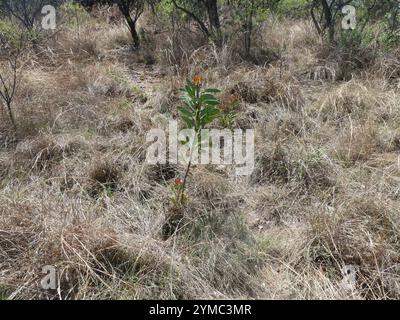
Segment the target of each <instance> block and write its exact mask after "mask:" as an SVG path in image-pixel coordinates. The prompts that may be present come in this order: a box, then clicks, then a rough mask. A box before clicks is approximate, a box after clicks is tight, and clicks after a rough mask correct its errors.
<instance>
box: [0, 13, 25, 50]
mask: <svg viewBox="0 0 400 320" xmlns="http://www.w3.org/2000/svg"><path fill="white" fill-rule="evenodd" d="M20 33H21V31H20V30H19V27H18V25H17V24H16V23H14V22H12V21H11V20H8V19H2V20H0V39H1V42H2V44H7V45H8V46H10V47H11V48H17V47H18V46H19V42H20V41H19V40H20Z"/></svg>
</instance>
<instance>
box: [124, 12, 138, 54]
mask: <svg viewBox="0 0 400 320" xmlns="http://www.w3.org/2000/svg"><path fill="white" fill-rule="evenodd" d="M125 19H126V23H127V24H128V27H129V31H130V32H131V36H132V40H133V47H134V48H139V46H140V38H139V34H138V33H137V31H136V21H133V20H132V18H131V16H130V15H128V16H126V17H125Z"/></svg>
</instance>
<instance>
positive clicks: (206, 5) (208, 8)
mask: <svg viewBox="0 0 400 320" xmlns="http://www.w3.org/2000/svg"><path fill="white" fill-rule="evenodd" d="M172 3H173V4H174V6H175V8H176V9H178V10H180V11H182V12H183V13H185V14H186V15H188V16H189V17H190V18H191V19H193V20H194V21H195V22H196V23H197V25H198V26H199V27H200V29H201V31H202V32H203V33H204V35H205V36H206V37H207V38H209V39H211V40H212V41H213V42H214V43H216V44H217V45H221V44H222V31H221V22H220V16H219V8H218V1H217V0H198V1H191V0H172ZM207 20H208V23H207V22H206V21H207Z"/></svg>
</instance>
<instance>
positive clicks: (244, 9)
mask: <svg viewBox="0 0 400 320" xmlns="http://www.w3.org/2000/svg"><path fill="white" fill-rule="evenodd" d="M278 2H279V0H233V1H230V2H229V3H230V4H231V5H234V6H235V9H236V10H235V12H236V15H237V16H238V17H239V20H240V22H241V24H242V30H243V33H244V52H245V56H246V58H250V57H251V47H252V38H253V31H254V27H255V24H256V23H257V22H256V20H263V19H262V18H261V17H262V16H264V18H265V17H266V15H267V14H268V11H269V9H271V8H273V7H274V6H276V4H277V3H278ZM257 18H260V19H257Z"/></svg>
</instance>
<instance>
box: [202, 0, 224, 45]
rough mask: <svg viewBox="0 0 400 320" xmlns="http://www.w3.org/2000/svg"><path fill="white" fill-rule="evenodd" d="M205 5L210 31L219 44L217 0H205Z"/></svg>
mask: <svg viewBox="0 0 400 320" xmlns="http://www.w3.org/2000/svg"><path fill="white" fill-rule="evenodd" d="M205 5H206V8H207V15H208V19H209V21H210V27H211V31H212V33H213V36H214V37H215V41H216V44H217V45H221V42H222V33H221V23H220V19H219V13H218V3H217V0H206V1H205Z"/></svg>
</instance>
